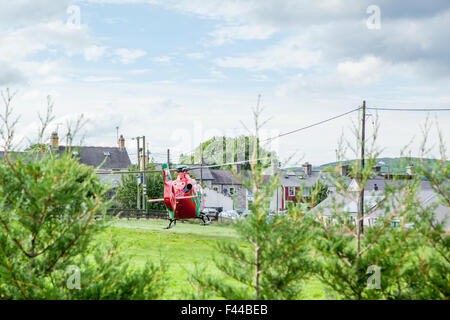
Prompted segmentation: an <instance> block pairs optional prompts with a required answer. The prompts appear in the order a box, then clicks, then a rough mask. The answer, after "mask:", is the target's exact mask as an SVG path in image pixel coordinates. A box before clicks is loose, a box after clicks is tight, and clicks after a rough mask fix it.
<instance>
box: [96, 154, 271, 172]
mask: <svg viewBox="0 0 450 320" xmlns="http://www.w3.org/2000/svg"><path fill="white" fill-rule="evenodd" d="M267 159H271V158H270V157H265V158H261V159H255V160H251V159H250V160H243V161H236V162H228V163H221V164H213V165H206V166H197V167H188V170H195V169H202V168H216V167H222V166H229V165H234V164H243V163H252V162H257V161H262V160H267ZM170 171H177V169H170ZM161 172H162V169H161V170H145V171H143V170H131V171H110V170H97V171H96V173H97V174H136V173H161Z"/></svg>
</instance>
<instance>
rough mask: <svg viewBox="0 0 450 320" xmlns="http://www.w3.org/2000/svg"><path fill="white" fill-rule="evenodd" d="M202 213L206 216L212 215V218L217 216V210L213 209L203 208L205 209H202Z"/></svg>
mask: <svg viewBox="0 0 450 320" xmlns="http://www.w3.org/2000/svg"><path fill="white" fill-rule="evenodd" d="M202 213H203V214H206V215H212V216H213V215H216V214H217V210H216V209H214V208H205V209H203V211H202Z"/></svg>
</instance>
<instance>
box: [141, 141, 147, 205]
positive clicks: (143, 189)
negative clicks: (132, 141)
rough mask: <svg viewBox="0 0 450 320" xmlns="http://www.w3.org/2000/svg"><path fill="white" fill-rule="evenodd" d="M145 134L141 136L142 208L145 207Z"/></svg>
mask: <svg viewBox="0 0 450 320" xmlns="http://www.w3.org/2000/svg"><path fill="white" fill-rule="evenodd" d="M145 165H146V163H145V136H142V171H144V172H143V173H142V209H146V207H147V204H146V201H145V198H146V195H147V180H146V176H145Z"/></svg>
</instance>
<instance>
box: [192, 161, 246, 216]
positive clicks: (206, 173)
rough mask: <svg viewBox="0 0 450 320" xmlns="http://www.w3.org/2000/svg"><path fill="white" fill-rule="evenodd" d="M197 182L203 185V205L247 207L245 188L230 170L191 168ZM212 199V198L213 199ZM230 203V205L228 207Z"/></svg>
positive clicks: (244, 208)
mask: <svg viewBox="0 0 450 320" xmlns="http://www.w3.org/2000/svg"><path fill="white" fill-rule="evenodd" d="M190 173H191V175H192V176H193V177H195V179H196V180H197V181H198V182H200V181H201V182H202V183H203V185H204V186H205V193H206V198H205V206H206V207H213V208H218V209H222V210H228V209H227V208H229V209H235V210H246V209H248V203H247V190H246V189H245V188H244V187H243V186H242V183H241V182H240V181H239V180H238V179H236V177H235V176H233V174H232V172H231V171H230V170H221V169H211V168H202V169H193V170H191V171H190ZM213 199H214V200H213ZM230 204H232V207H231V208H230Z"/></svg>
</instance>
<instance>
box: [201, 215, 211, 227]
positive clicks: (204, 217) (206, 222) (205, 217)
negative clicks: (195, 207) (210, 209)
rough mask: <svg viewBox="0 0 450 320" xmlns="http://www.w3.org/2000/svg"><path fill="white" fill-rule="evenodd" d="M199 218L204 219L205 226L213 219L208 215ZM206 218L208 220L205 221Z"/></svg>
mask: <svg viewBox="0 0 450 320" xmlns="http://www.w3.org/2000/svg"><path fill="white" fill-rule="evenodd" d="M199 219H202V221H203V225H204V226H207V225H208V224H209V223H210V222H211V219H210V218H209V217H208V216H207V215H204V214H203V215H201V216H200V217H199ZM205 220H206V221H205Z"/></svg>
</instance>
